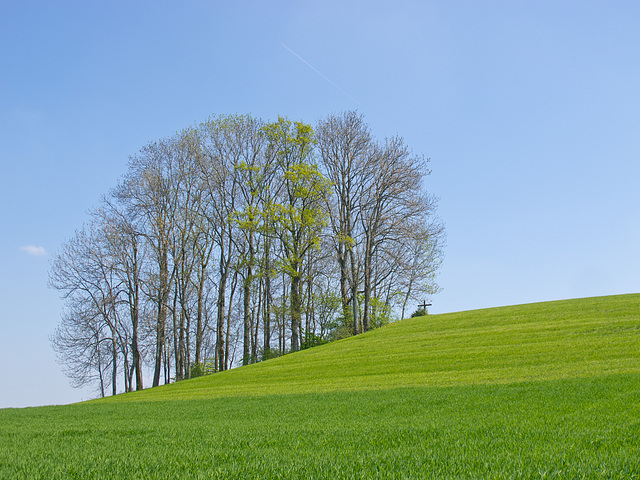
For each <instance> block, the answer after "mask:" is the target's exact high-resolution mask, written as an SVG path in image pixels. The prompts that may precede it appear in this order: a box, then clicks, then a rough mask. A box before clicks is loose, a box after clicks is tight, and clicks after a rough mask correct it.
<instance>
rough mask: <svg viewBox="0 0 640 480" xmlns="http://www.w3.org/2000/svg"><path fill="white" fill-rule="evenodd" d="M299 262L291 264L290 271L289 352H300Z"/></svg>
mask: <svg viewBox="0 0 640 480" xmlns="http://www.w3.org/2000/svg"><path fill="white" fill-rule="evenodd" d="M299 268H300V266H299V262H292V263H291V269H292V271H293V272H295V275H292V276H291V351H293V352H297V351H298V350H300V323H301V319H302V315H301V312H300V273H299V272H298V270H299Z"/></svg>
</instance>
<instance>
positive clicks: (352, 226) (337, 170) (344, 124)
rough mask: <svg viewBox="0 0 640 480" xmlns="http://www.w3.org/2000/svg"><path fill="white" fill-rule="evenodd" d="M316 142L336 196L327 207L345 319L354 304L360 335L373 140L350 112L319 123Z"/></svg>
mask: <svg viewBox="0 0 640 480" xmlns="http://www.w3.org/2000/svg"><path fill="white" fill-rule="evenodd" d="M316 139H317V142H318V149H319V153H320V159H321V163H322V166H323V168H324V170H325V172H326V175H327V178H328V179H329V180H330V181H331V185H332V190H333V195H332V196H328V197H327V199H328V201H327V207H328V210H329V212H330V215H329V219H330V225H331V231H332V238H333V244H334V249H335V252H336V259H337V262H338V265H339V266H340V294H341V297H342V305H343V312H344V315H345V316H346V315H347V312H348V306H347V305H348V304H349V302H351V306H352V309H351V315H352V320H353V331H354V333H358V330H359V319H358V312H359V308H358V287H359V284H360V277H361V268H360V264H361V263H360V259H359V258H358V257H359V255H358V248H359V245H360V243H361V241H362V238H361V235H360V232H359V231H358V228H359V225H360V222H359V220H360V217H361V208H362V201H361V198H362V196H363V195H365V194H366V188H367V186H368V185H369V183H370V181H371V179H372V177H373V176H374V175H375V173H376V172H375V170H374V168H372V167H374V165H372V164H371V162H370V158H371V154H372V142H373V140H372V138H371V134H370V132H369V126H368V125H367V124H366V123H365V121H364V117H363V116H362V115H359V114H358V113H356V112H353V111H349V112H344V113H342V114H339V115H330V116H328V117H327V118H326V119H325V120H321V121H319V122H318V126H317V129H316Z"/></svg>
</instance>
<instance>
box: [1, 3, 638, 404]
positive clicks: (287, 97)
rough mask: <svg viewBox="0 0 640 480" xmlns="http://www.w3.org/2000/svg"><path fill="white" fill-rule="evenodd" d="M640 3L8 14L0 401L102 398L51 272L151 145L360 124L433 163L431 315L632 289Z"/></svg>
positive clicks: (184, 6) (142, 8)
mask: <svg viewBox="0 0 640 480" xmlns="http://www.w3.org/2000/svg"><path fill="white" fill-rule="evenodd" d="M638 25H640V3H638V2H636V1H619V2H606V1H599V2H593V1H583V2H569V1H564V2H563V1H560V2H559V1H535V2H534V1H484V2H476V1H446V2H445V1H440V2H433V1H407V2H402V1H400V2H369V1H366V2H365V1H361V2H344V1H343V0H340V1H335V2H333V1H327V2H322V1H318V2H314V3H313V4H307V3H306V2H278V1H276V2H258V1H255V2H214V1H208V2H207V1H184V2H169V1H153V2H150V1H137V2H118V1H114V2H81V1H77V2H68V1H57V2H44V1H42V2H35V1H28V0H26V1H8V0H0V231H1V232H2V233H1V235H0V305H1V308H0V332H2V333H1V334H0V385H1V387H0V408H1V407H12V406H13V407H21V406H29V405H43V404H57V403H69V402H74V401H79V400H81V399H87V398H90V397H91V396H92V394H93V392H92V391H91V390H74V389H72V388H71V387H70V386H69V384H68V381H67V379H66V378H65V377H64V376H63V374H62V372H61V368H60V366H59V365H58V364H57V363H56V361H55V355H54V353H53V351H52V349H51V347H50V345H49V340H48V337H49V335H51V334H52V333H53V331H54V329H55V327H56V325H57V323H58V320H59V317H60V313H61V310H62V301H61V300H60V299H59V298H58V296H57V293H56V292H55V291H52V290H50V289H48V288H47V286H46V283H47V273H48V269H49V260H50V258H51V255H52V253H54V252H55V251H56V250H57V249H58V248H59V247H60V245H61V244H62V242H64V240H65V239H67V238H69V237H70V236H72V235H73V233H74V231H75V229H77V228H79V227H81V226H82V224H83V222H84V221H85V220H86V219H87V217H86V212H87V210H88V209H90V208H91V207H93V206H95V205H96V204H97V202H98V201H99V199H100V196H101V195H102V194H105V193H107V192H108V190H109V189H110V188H111V187H113V186H114V185H115V184H116V182H117V180H118V178H119V176H121V175H122V174H124V173H125V171H126V167H127V160H128V156H129V155H132V154H134V153H135V152H137V151H138V150H139V149H140V148H141V147H142V146H143V145H144V144H145V143H147V142H149V141H152V140H155V139H158V138H161V137H164V136H168V135H171V134H173V133H174V132H176V131H177V130H180V129H182V128H184V127H187V126H189V125H192V124H194V123H198V122H201V121H203V120H205V119H206V118H207V117H208V116H209V115H211V114H220V113H251V114H253V115H256V116H260V117H263V118H265V119H275V118H277V115H279V114H280V115H284V116H287V117H289V118H291V119H294V120H304V121H306V122H308V123H313V122H315V121H316V120H317V119H319V118H321V117H323V116H325V115H327V114H329V113H333V112H340V111H343V110H350V109H357V110H359V111H360V112H361V113H362V114H364V115H365V118H366V119H367V120H368V122H369V123H370V126H371V128H372V131H373V133H374V134H375V135H376V136H377V137H380V138H382V137H384V136H389V135H395V134H400V135H402V136H403V137H404V138H405V140H406V142H407V143H408V144H409V145H410V146H411V148H412V149H413V150H414V151H415V152H418V153H422V154H424V155H425V156H426V157H430V158H431V168H432V170H433V173H432V175H431V176H430V177H429V179H428V182H427V188H428V189H429V190H430V191H431V192H432V193H433V194H435V195H437V196H438V197H439V198H440V203H439V215H440V217H441V218H442V220H443V221H444V223H445V224H446V228H447V235H448V246H447V248H446V257H445V261H444V265H443V268H442V271H441V273H440V276H439V284H440V285H441V287H442V288H443V290H442V292H441V293H440V294H438V295H437V296H435V297H434V298H433V301H434V304H433V307H432V309H431V311H432V312H433V313H441V312H450V311H458V310H466V309H472V308H482V307H492V306H499V305H507V304H517V303H527V302H536V301H543V300H553V299H561V298H573V297H585V296H593V295H608V294H617V293H630V292H640V248H639V247H640V208H639V207H640V189H639V188H638V180H639V179H640V88H639V85H640V61H639V57H638V55H639V53H638V52H639V51H640V29H639V28H638Z"/></svg>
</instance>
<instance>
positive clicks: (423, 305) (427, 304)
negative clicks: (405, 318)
mask: <svg viewBox="0 0 640 480" xmlns="http://www.w3.org/2000/svg"><path fill="white" fill-rule="evenodd" d="M418 306H419V307H420V308H422V309H423V310H426V309H427V307H430V306H431V304H430V303H427V302H426V300H425V301H424V302H422V305H418Z"/></svg>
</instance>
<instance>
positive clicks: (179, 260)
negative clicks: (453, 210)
mask: <svg viewBox="0 0 640 480" xmlns="http://www.w3.org/2000/svg"><path fill="white" fill-rule="evenodd" d="M428 174H429V170H428V168H427V160H425V159H424V158H423V157H422V156H421V155H415V154H413V153H412V152H411V150H410V149H409V148H408V146H407V145H406V144H405V142H404V140H403V139H402V138H400V137H392V138H386V139H384V140H382V141H380V140H377V139H375V138H374V137H373V136H372V134H371V132H370V129H369V126H368V125H367V123H366V122H365V121H364V118H363V117H362V115H360V114H358V113H356V112H344V113H341V114H336V115H329V116H328V117H326V118H324V119H322V120H320V121H319V122H317V124H316V126H315V128H313V127H312V126H311V125H308V124H305V123H303V122H292V121H290V120H288V119H286V118H282V117H279V118H278V120H277V121H274V122H265V121H263V120H261V119H259V118H255V117H252V116H249V115H227V116H213V117H211V118H210V119H209V120H207V121H206V122H204V123H202V124H200V125H197V126H194V127H191V128H187V129H185V130H184V131H181V132H179V133H177V134H175V135H173V136H171V137H169V138H165V139H161V140H158V141H154V142H151V143H149V144H148V145H146V146H145V147H143V148H142V149H141V150H140V151H139V152H138V153H137V154H135V155H133V156H132V157H130V161H129V168H128V171H127V173H126V174H125V175H124V176H123V177H122V179H121V180H120V182H119V183H118V185H117V186H116V187H115V188H113V189H112V191H111V192H109V194H107V195H105V196H104V197H103V199H102V201H101V203H100V205H99V206H98V207H97V208H95V209H93V210H92V211H91V212H90V220H89V221H88V222H87V224H86V225H84V226H83V228H81V229H80V230H78V231H76V232H75V235H74V236H73V237H72V238H70V239H69V240H68V241H67V242H66V243H65V244H64V245H63V246H62V247H61V249H60V251H59V252H58V253H57V254H56V255H55V257H54V259H53V262H52V266H51V270H50V280H49V282H50V285H51V286H52V287H53V288H55V289H57V290H58V291H59V292H60V293H61V295H62V297H63V298H64V300H65V308H64V311H63V314H62V318H61V321H60V324H59V325H58V328H57V329H56V331H55V333H54V334H53V335H52V337H51V342H52V345H53V348H54V349H55V350H56V352H57V354H58V358H59V360H60V361H61V362H62V363H63V365H64V367H65V372H66V374H67V375H68V376H69V377H70V379H71V381H72V384H74V385H76V386H80V385H85V384H93V385H96V386H97V387H98V391H99V392H100V394H101V395H102V396H104V395H105V392H106V391H107V390H108V389H109V387H111V392H112V393H113V394H114V395H115V394H116V393H117V391H118V377H119V376H120V375H122V379H123V384H121V385H122V387H123V389H124V390H125V391H131V390H133V389H134V388H135V389H142V388H143V383H144V382H143V366H144V365H148V366H149V367H150V368H151V369H152V370H153V380H152V385H153V386H157V385H159V384H160V383H161V382H164V383H169V382H170V381H172V380H175V381H178V380H181V379H185V378H190V377H191V376H196V375H200V374H202V373H203V372H204V371H222V370H226V369H228V368H230V367H231V366H232V365H233V364H234V360H235V359H241V361H242V364H243V365H246V364H248V363H252V362H256V361H260V360H264V359H267V358H271V357H273V356H277V355H281V354H284V353H286V352H287V351H296V350H299V349H301V348H306V347H309V346H313V345H317V344H319V343H323V342H326V341H329V340H333V339H337V338H341V337H345V336H349V335H355V334H359V333H361V332H364V331H367V330H369V329H371V328H375V327H378V326H380V325H382V324H384V323H387V322H388V321H389V320H390V318H391V317H392V315H393V314H392V309H394V308H397V309H398V310H400V311H401V318H402V317H404V314H405V309H406V307H407V304H408V303H409V302H411V301H412V300H416V299H422V298H424V297H425V296H429V295H431V294H433V293H435V291H436V290H437V286H436V284H435V281H434V275H435V272H436V270H437V269H438V267H439V265H440V262H441V256H442V246H443V239H444V230H443V226H442V225H441V223H440V222H439V220H438V219H437V217H436V216H435V207H436V201H435V199H434V197H433V196H431V195H430V194H428V193H427V192H426V191H425V189H424V186H423V183H424V179H425V177H426V176H427V175H428Z"/></svg>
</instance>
